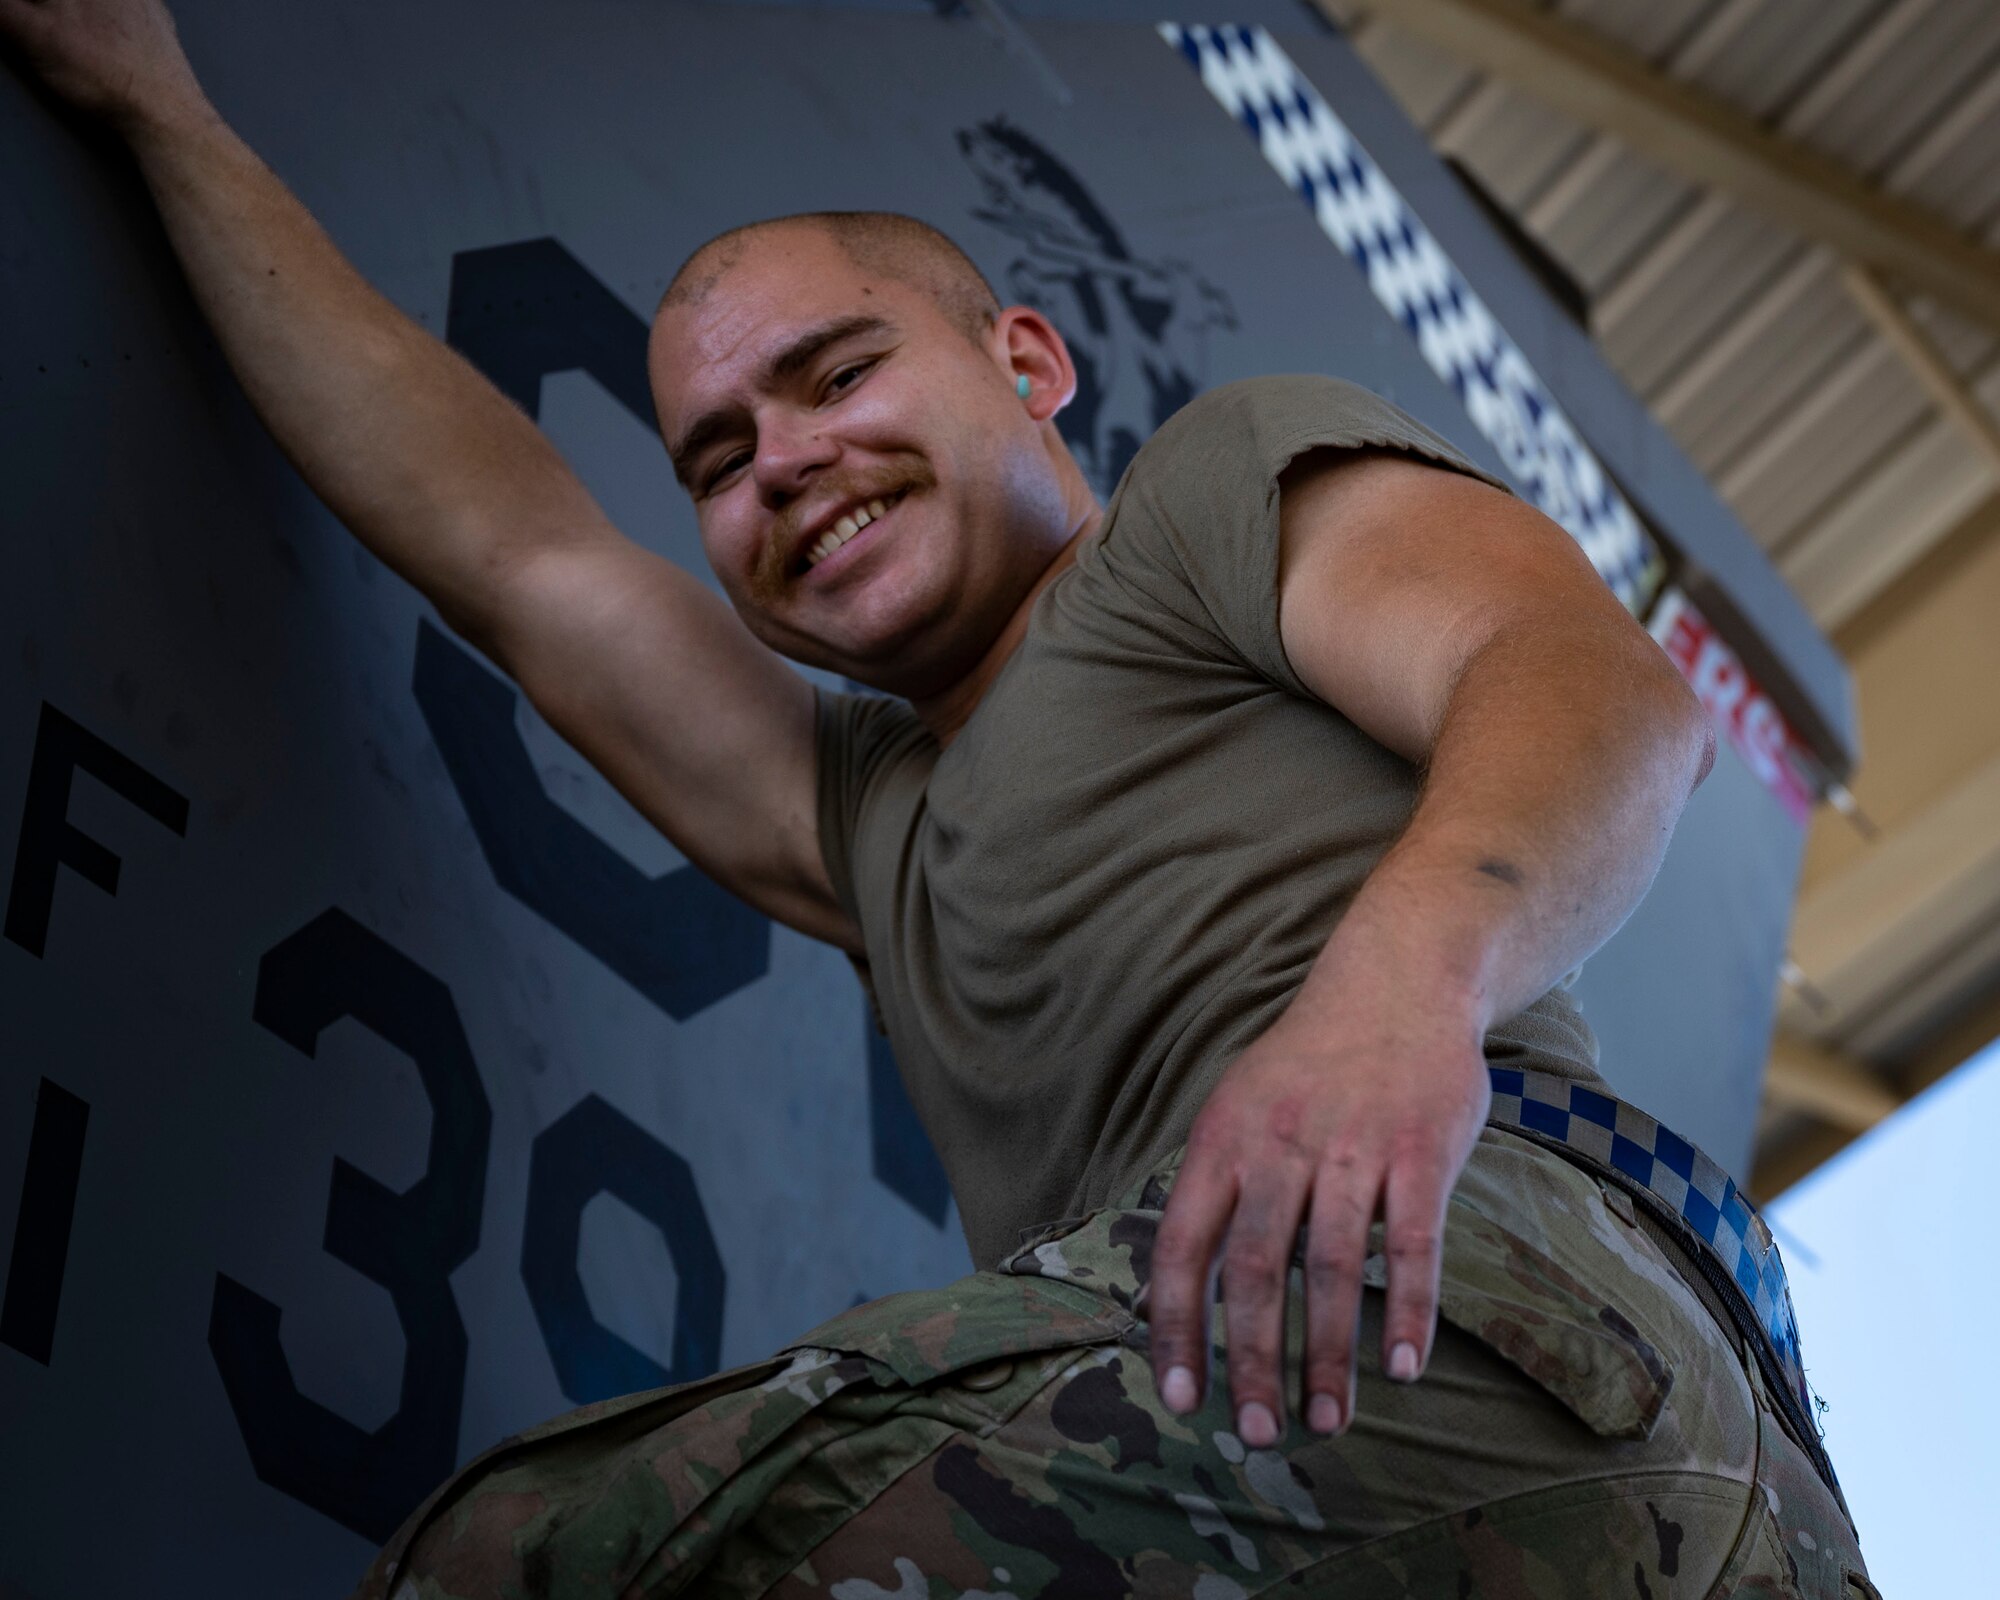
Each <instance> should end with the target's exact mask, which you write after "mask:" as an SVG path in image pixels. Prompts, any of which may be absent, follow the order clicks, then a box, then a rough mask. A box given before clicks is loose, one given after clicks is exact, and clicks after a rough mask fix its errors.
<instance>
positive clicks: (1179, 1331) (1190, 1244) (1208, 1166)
mask: <svg viewBox="0 0 2000 1600" xmlns="http://www.w3.org/2000/svg"><path fill="white" fill-rule="evenodd" d="M1235 1204H1236V1180H1235V1177H1234V1174H1233V1173H1232V1172H1231V1171H1230V1170H1229V1169H1228V1168H1226V1167H1224V1166H1222V1165H1220V1164H1218V1163H1214V1162H1210V1161H1206V1160H1203V1159H1201V1158H1200V1157H1199V1156H1198V1155H1197V1153H1196V1150H1195V1148H1194V1146H1193V1144H1192V1142H1190V1146H1189V1150H1188V1154H1187V1158H1186V1160H1185V1162H1184V1163H1183V1164H1182V1166H1181V1171H1180V1176H1179V1177H1178V1178H1176V1179H1175V1180H1174V1190H1173V1193H1172V1194H1171V1195H1169V1196H1168V1197H1167V1209H1166V1212H1165V1214H1164V1215H1163V1216H1162V1217H1161V1218H1160V1231H1159V1233H1158V1235H1157V1236H1156V1237H1155V1238H1154V1240H1153V1276H1152V1280H1151V1282H1150V1284H1149V1285H1148V1289H1147V1296H1146V1300H1147V1308H1148V1311H1147V1319H1148V1321H1149V1322H1150V1323H1151V1325H1152V1326H1151V1334H1150V1337H1151V1342H1152V1357H1153V1381H1154V1382H1155V1383H1157V1384H1158V1385H1159V1389H1160V1398H1161V1399H1162V1400H1163V1401H1165V1402H1166V1406H1167V1409H1168V1410H1169V1411H1175V1412H1180V1413H1182V1414H1185V1413H1187V1412H1189V1411H1193V1410H1194V1409H1195V1408H1196V1407H1197V1406H1199V1405H1200V1404H1201V1397H1202V1393H1203V1391H1204V1390H1205V1389H1206V1388H1207V1386H1208V1360H1209V1356H1208V1352H1209V1342H1208V1307H1209V1266H1210V1263H1212V1262H1213V1261H1214V1260H1215V1253H1216V1250H1217V1249H1218V1248H1219V1247H1220V1245H1221V1243H1222V1235H1223V1231H1224V1230H1225V1229H1226V1228H1227V1227H1228V1226H1229V1217H1230V1212H1231V1211H1232V1209H1233V1208H1234V1206H1235Z"/></svg>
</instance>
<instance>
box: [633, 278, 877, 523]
mask: <svg viewBox="0 0 2000 1600" xmlns="http://www.w3.org/2000/svg"><path fill="white" fill-rule="evenodd" d="M893 328H894V325H893V324H892V323H891V322H890V321H889V320H888V318H886V317H879V316H875V315H874V314H872V313H870V312H856V313H854V314H853V315H850V316H845V317H835V318H833V319H832V320H831V321H828V322H822V323H820V324H819V326H817V327H814V328H808V329H807V330H806V331H805V332H804V333H802V334H800V335H799V336H798V337H797V338H796V339H794V340H793V341H792V342H791V343H790V344H788V345H786V346H785V348H784V349H782V350H780V351H779V352H778V353H777V354H776V355H775V356H773V357H772V358H771V359H770V360H769V361H768V362H766V363H765V364H764V370H763V372H762V373H760V374H759V387H762V388H773V387H775V386H776V385H778V384H780V383H783V382H785V381H786V380H788V379H791V378H795V377H797V376H798V375H799V374H800V373H801V372H803V371H804V370H805V369H806V368H807V367H809V366H811V365H812V364H813V362H814V361H815V360H816V359H817V358H818V357H819V355H820V353H821V352H822V351H824V350H825V349H826V348H827V347H828V346H829V345H835V344H839V343H840V342H841V341H842V340H843V339H852V338H856V337H858V336H859V335H861V334H864V333H886V332H891V331H893ZM737 416H738V413H737V412H736V411H735V410H734V409H731V408H727V407H724V408H720V409H717V410H714V411H704V412H703V413H702V414H701V415H700V416H698V417H696V418H695V419H694V421H693V422H691V423H690V424H688V428H687V431H686V432H685V433H683V434H682V435H681V436H680V438H679V439H678V440H676V441H675V442H674V443H673V444H671V445H669V446H668V447H667V455H668V457H669V458H670V459H671V460H672V461H673V464H674V476H675V477H677V478H679V479H680V480H681V483H682V484H683V485H686V486H689V487H692V486H691V485H688V469H689V467H690V466H691V465H692V463H693V460H694V458H695V456H697V455H699V454H700V453H701V451H702V450H703V449H705V448H706V447H707V446H708V445H710V444H711V443H713V442H714V440H715V438H716V436H717V435H718V434H722V433H726V432H727V431H728V430H729V429H730V428H732V427H734V426H735V424H736V421H737Z"/></svg>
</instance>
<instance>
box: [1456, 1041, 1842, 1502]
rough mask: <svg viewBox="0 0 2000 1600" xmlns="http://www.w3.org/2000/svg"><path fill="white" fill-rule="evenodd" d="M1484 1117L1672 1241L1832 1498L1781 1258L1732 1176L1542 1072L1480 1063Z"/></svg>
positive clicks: (1577, 1086)
mask: <svg viewBox="0 0 2000 1600" xmlns="http://www.w3.org/2000/svg"><path fill="white" fill-rule="evenodd" d="M1487 1073H1488V1076H1489V1077H1490V1078H1491V1079H1492V1081H1493V1108H1492V1110H1491V1111H1490V1112H1489V1113H1488V1115H1487V1121H1488V1122H1490V1123H1492V1124H1493V1125H1494V1126H1496V1127H1500V1128H1505V1129H1507V1130H1508V1132H1510V1133H1517V1134H1520V1135H1522V1136H1523V1137H1525V1138H1528V1139H1532V1140H1533V1141H1534V1142H1535V1143H1537V1144H1541V1145H1546V1146H1548V1147H1549V1148H1550V1149H1551V1150H1554V1151H1555V1152H1557V1153H1558V1154H1559V1155H1562V1156H1564V1157H1566V1158H1568V1159H1569V1160H1571V1161H1573V1162H1575V1163H1576V1164H1577V1165H1578V1166H1580V1167H1583V1168H1584V1169H1585V1170H1586V1171H1589V1172H1591V1173H1593V1174H1595V1175H1596V1176H1598V1177H1600V1178H1603V1179H1605V1180H1607V1181H1608V1182H1611V1183H1615V1184H1617V1185H1618V1186H1619V1187H1620V1188H1622V1189H1623V1190H1625V1191H1626V1193H1628V1194H1630V1195H1631V1196H1632V1199H1633V1200H1634V1202H1635V1203H1637V1204H1639V1205H1642V1206H1644V1207H1645V1208H1646V1210H1647V1211H1648V1212H1649V1213H1650V1214H1651V1215H1652V1216H1653V1217H1654V1218H1655V1219H1656V1220H1657V1221H1658V1222H1660V1223H1661V1224H1663V1225H1664V1226H1665V1228H1666V1229H1667V1232H1668V1235H1669V1237H1672V1238H1677V1239H1679V1240H1681V1241H1682V1243H1683V1245H1684V1247H1685V1250H1686V1253H1687V1256H1688V1259H1689V1260H1690V1261H1691V1262H1692V1263H1693V1264H1694V1266H1695V1267H1696V1268H1697V1269H1698V1270H1699V1271H1700V1272H1701V1275H1702V1277H1703V1278H1704V1279H1706V1280H1707V1282H1708V1284H1709V1286H1710V1287H1711V1288H1713V1289H1714V1290H1715V1292H1716V1297H1717V1298H1718V1299H1719V1300H1720V1301H1721V1303H1722V1304H1723V1306H1724V1307H1726V1308H1727V1309H1728V1311H1729V1314H1730V1317H1731V1319H1732V1320H1733V1321H1734V1322H1735V1324H1736V1327H1737V1330H1738V1332H1739V1333H1741V1335H1742V1336H1743V1339H1744V1342H1745V1344H1746V1345H1747V1346H1748V1347H1749V1348H1750V1349H1752V1350H1754V1351H1755V1352H1756V1354H1757V1360H1758V1364H1759V1366H1760V1367H1761V1368H1762V1369H1763V1373H1764V1378H1765V1383H1766V1386H1767V1387H1768V1388H1769V1389H1770V1390H1771V1392H1772V1394H1773V1395H1775V1396H1776V1397H1777V1399H1778V1402H1779V1404H1780V1405H1782V1406H1783V1407H1784V1409H1785V1411H1786V1412H1787V1414H1788V1415H1789V1418H1790V1420H1791V1422H1792V1423H1793V1431H1794V1432H1795V1433H1796V1434H1797V1435H1798V1439H1799V1443H1800V1444H1801V1445H1802V1446H1803V1447H1804V1448H1805V1450H1806V1451H1807V1453H1808V1454H1809V1455H1811V1456H1812V1457H1813V1464H1814V1465H1815V1466H1816V1467H1818V1468H1819V1473H1820V1476H1821V1477H1822V1478H1824V1479H1825V1480H1826V1481H1827V1484H1828V1486H1829V1487H1831V1488H1833V1490H1834V1492H1835V1493H1836V1494H1838V1493H1839V1488H1838V1485H1837V1484H1836V1483H1835V1480H1834V1476H1833V1463H1832V1462H1831V1461H1829V1460H1828V1459H1827V1456H1826V1451H1825V1448H1824V1446H1822V1445H1821V1443H1820V1433H1819V1425H1818V1419H1817V1416H1816V1414H1815V1411H1814V1406H1813V1398H1812V1391H1811V1390H1809V1389H1808V1388H1807V1387H1806V1373H1805V1364H1804V1362H1803V1360H1802V1359H1801V1357H1800V1354H1799V1324H1798V1319H1797V1317H1796V1316H1795V1315H1794V1314H1793V1312H1792V1291H1791V1287H1790V1285H1789V1284H1787V1283H1786V1282H1785V1264H1784V1262H1783V1261H1781V1260H1780V1259H1779V1258H1778V1246H1777V1242H1776V1241H1775V1240H1773V1239H1772V1237H1771V1230H1770V1229H1769V1228H1768V1227H1766V1226H1765V1225H1764V1219H1763V1218H1762V1217H1760V1216H1758V1215H1757V1212H1756V1209H1755V1208H1754V1207H1753V1206H1752V1205H1751V1204H1750V1202H1749V1201H1748V1200H1746V1199H1745V1198H1744V1197H1743V1193H1742V1191H1741V1190H1739V1189H1738V1188H1737V1187H1736V1181H1735V1180H1734V1179H1733V1178H1731V1177H1730V1176H1729V1174H1728V1173H1726V1172H1724V1171H1723V1170H1722V1168H1720V1167H1718V1166H1717V1165H1716V1164H1715V1163H1714V1162H1713V1161H1711V1160H1710V1159H1709V1158H1708V1157H1707V1156H1705V1155H1703V1154H1702V1153H1701V1151H1699V1150H1697V1149H1696V1148H1695V1147H1694V1146H1693V1145H1691V1144H1689V1143H1688V1142H1687V1140H1685V1139H1683V1138H1682V1137H1681V1136H1680V1135H1679V1134H1677V1133H1675V1132H1674V1131H1673V1130H1672V1129H1671V1128H1667V1127H1663V1126H1662V1125H1661V1124H1660V1123H1658V1122H1656V1121H1654V1120H1653V1118H1651V1117H1649V1116H1647V1115H1646V1113H1645V1112H1643V1111H1641V1110H1640V1109H1639V1108H1638V1107H1637V1106H1632V1105H1627V1104H1626V1103H1625V1102H1624V1101H1623V1100H1618V1099H1614V1098H1613V1097H1612V1096H1610V1095H1608V1094H1605V1093H1604V1092H1603V1091H1602V1090H1600V1089H1593V1088H1591V1087H1590V1086H1589V1085H1588V1084H1582V1083H1575V1082H1572V1081H1571V1080H1570V1079H1568V1078H1559V1077H1556V1076H1555V1075H1554V1074H1553V1073H1548V1072H1528V1071H1525V1070H1523V1069H1521V1068H1518V1067H1491V1066H1490V1067H1488V1068H1487Z"/></svg>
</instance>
